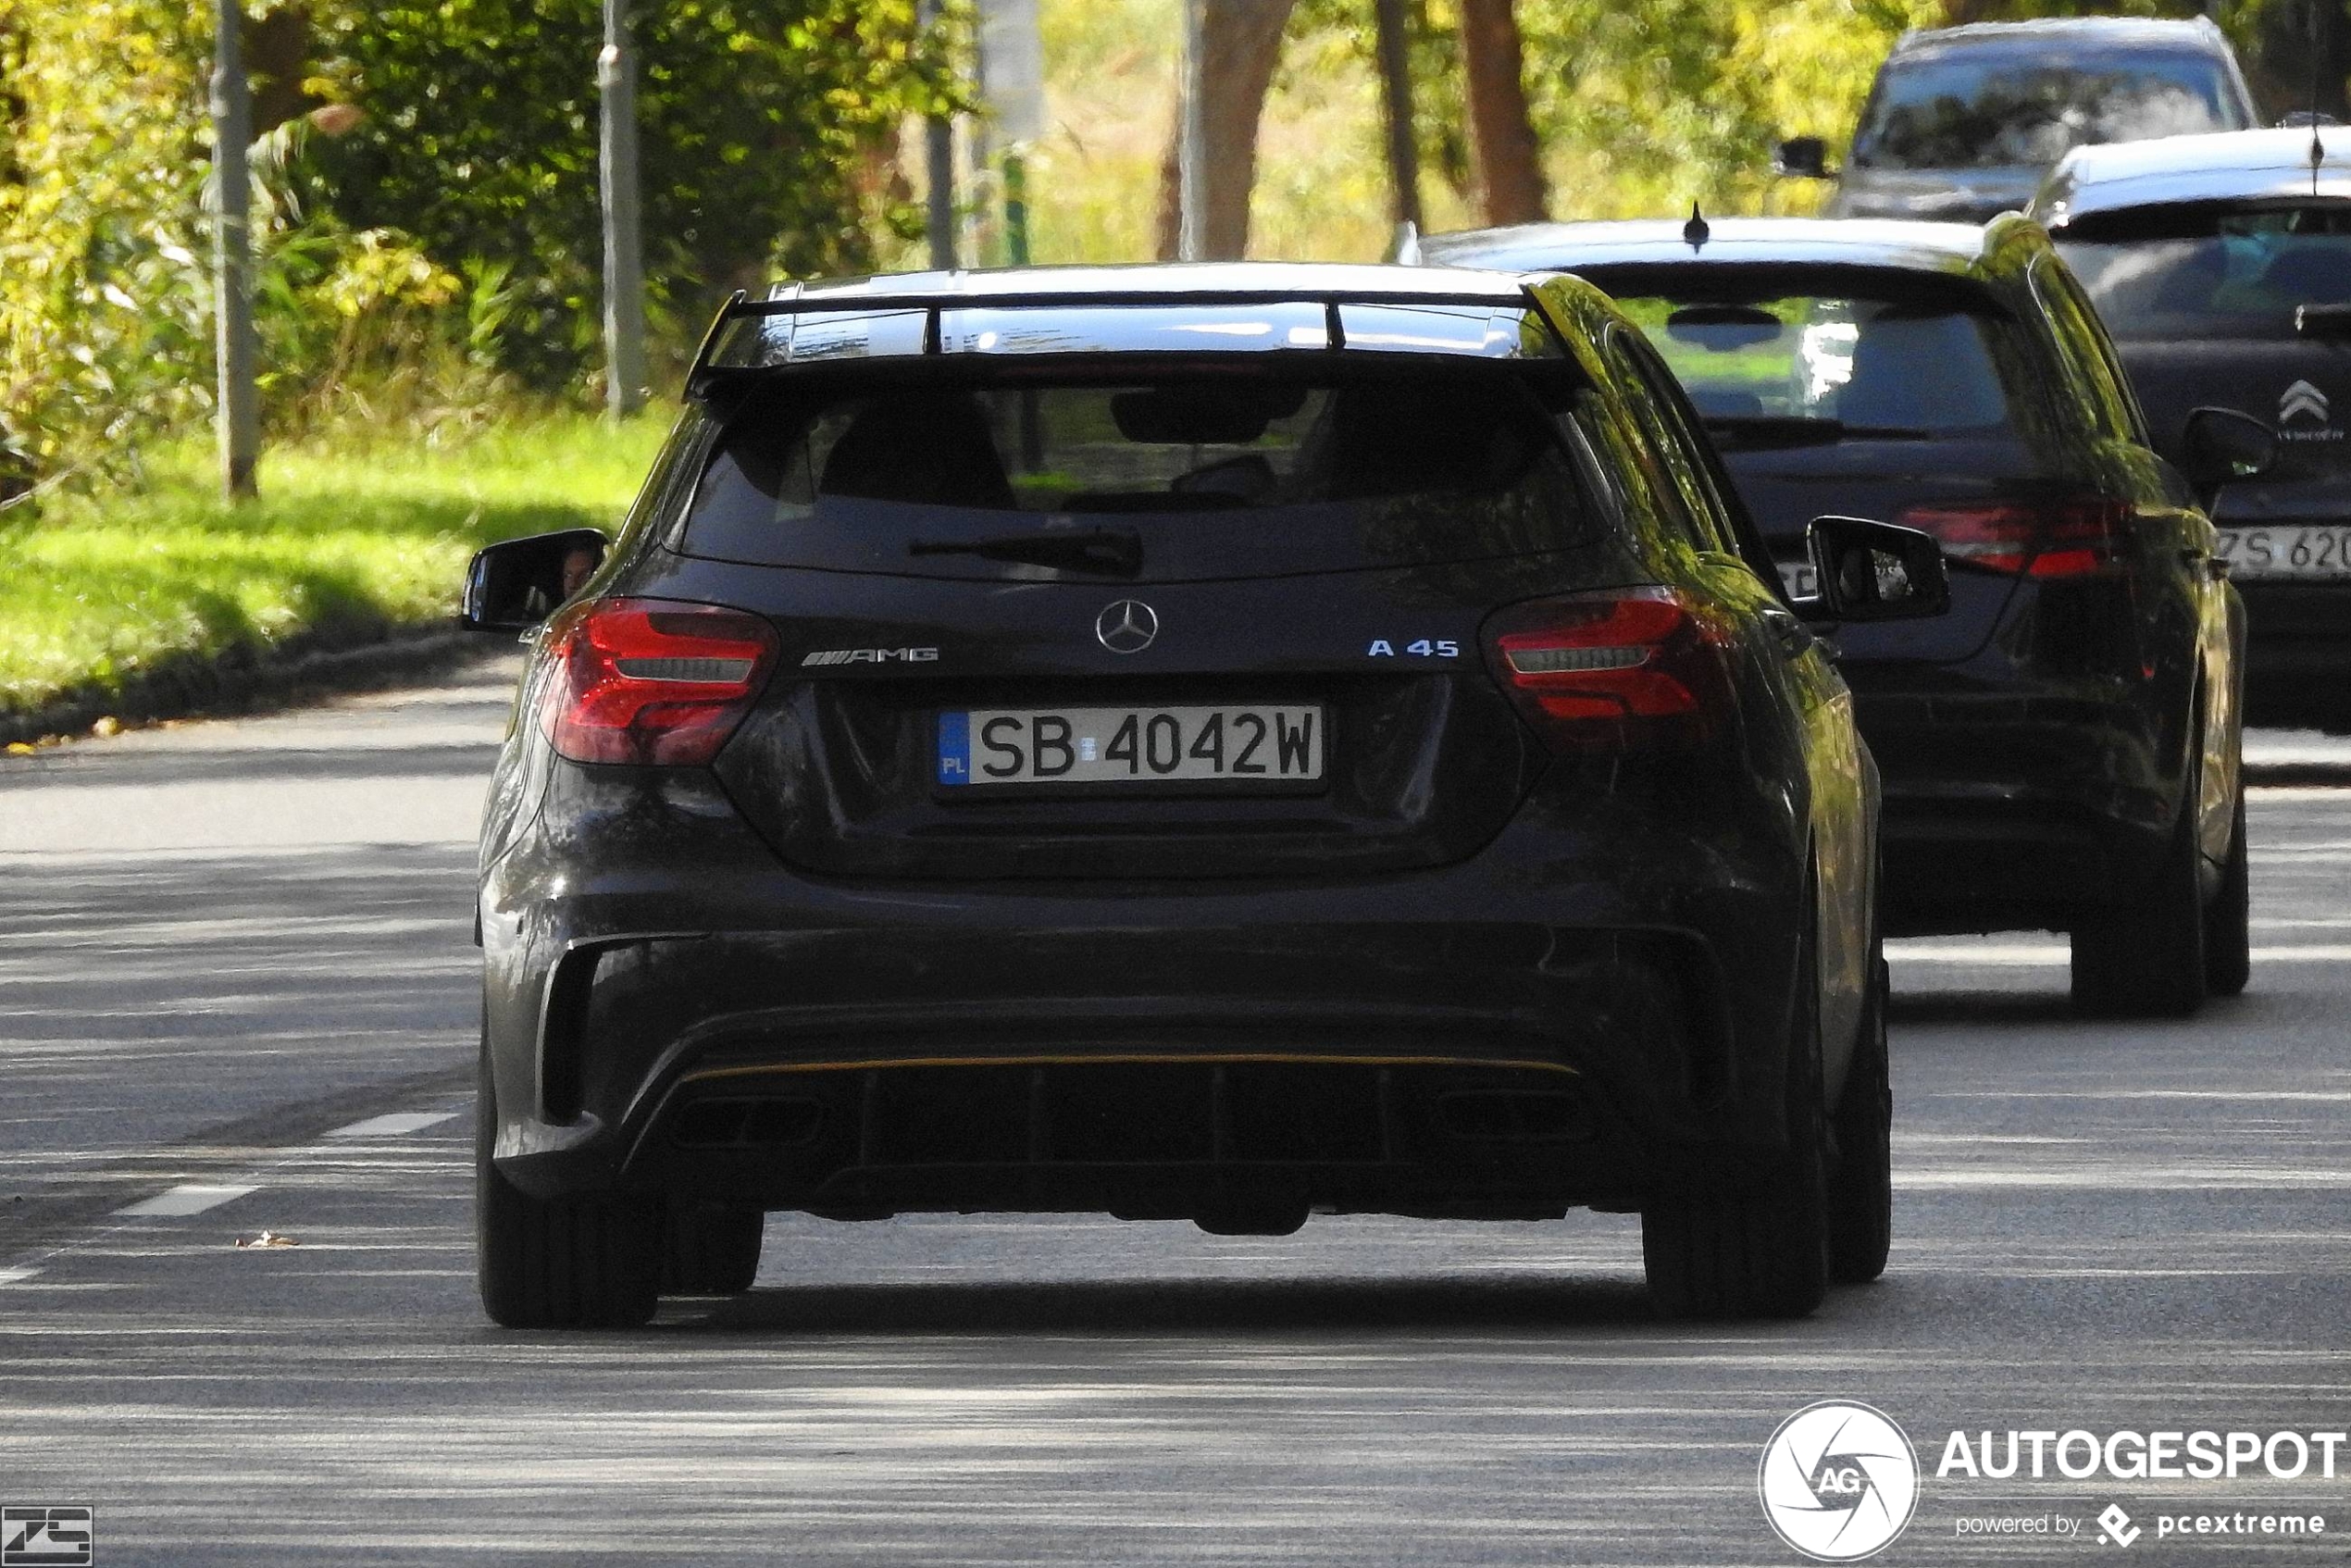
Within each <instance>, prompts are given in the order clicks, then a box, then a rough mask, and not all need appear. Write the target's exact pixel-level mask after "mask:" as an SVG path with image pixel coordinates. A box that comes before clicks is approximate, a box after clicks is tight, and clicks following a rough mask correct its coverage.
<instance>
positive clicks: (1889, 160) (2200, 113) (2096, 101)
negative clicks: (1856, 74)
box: [1853, 49, 2241, 168]
mask: <svg viewBox="0 0 2351 1568" xmlns="http://www.w3.org/2000/svg"><path fill="white" fill-rule="evenodd" d="M2232 97H2233V95H2232V94H2231V93H2229V91H2228V89H2227V87H2226V85H2225V80H2224V78H2223V75H2222V73H2221V70H2220V65H2219V63H2218V62H2217V61H2215V60H2214V59H2212V58H2211V57H2210V56H2206V55H2199V54H2178V55H2164V54H2154V53H2134V54H2132V55H2129V56H2122V57H2121V58H2117V59H2113V60H2110V61H2108V62H2104V63H2099V62H2095V61H2093V60H2090V59H2077V60H2074V61H2071V62H2059V61H2055V60H2052V59H2050V58H2049V57H2048V56H2046V55H2043V54H2040V53H2037V52H2036V53H2034V54H2031V55H2020V54H2016V53H2011V52H2010V51H2008V50H1992V49H1967V50H1959V49H1955V50H1952V51H1950V52H1949V53H1947V54H1935V55H1932V56H1922V57H1920V58H1917V59H1909V60H1900V59H1897V60H1893V61H1890V62H1888V63H1887V65H1886V67H1885V71H1884V72H1883V73H1882V74H1881V75H1880V76H1879V78H1878V82H1877V87H1876V89H1875V91H1874V93H1872V97H1871V101H1870V109H1869V120H1868V123H1867V124H1865V125H1864V126H1863V127H1862V128H1861V130H1860V132H1859V133H1858V134H1857V135H1856V136H1855V137H1854V139H1853V161H1854V162H1855V163H1856V164H1859V165H1860V166H1861V167H1863V168H1996V167H1998V166H2000V165H2003V164H2024V165H2033V166H2042V167H2046V166H2047V165H2051V164H2054V163H2056V162H2057V161H2058V160H2059V158H2061V157H2063V156H2065V155H2066V153H2067V152H2068V151H2069V150H2070V149H2071V148H2074V147H2078V146H2081V145H2083V144H2084V143H2097V142H2135V141H2140V140H2144V139H2145V138H2147V137H2151V136H2181V135H2186V134H2190V133H2192V132H2196V131H2233V130H2238V129H2241V127H2240V125H2239V123H2238V120H2237V117H2236V114H2235V113H2234V110H2233V106H2232Z"/></svg>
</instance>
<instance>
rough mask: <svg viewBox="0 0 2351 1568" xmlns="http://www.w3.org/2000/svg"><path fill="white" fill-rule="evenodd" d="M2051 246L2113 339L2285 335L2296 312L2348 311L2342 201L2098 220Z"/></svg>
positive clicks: (2347, 219)
mask: <svg viewBox="0 0 2351 1568" xmlns="http://www.w3.org/2000/svg"><path fill="white" fill-rule="evenodd" d="M2058 248H2059V250H2060V251H2061V252H2063V253H2064V255H2065V259H2066V261H2067V262H2068V263H2069V264H2070V265H2071V267H2072V268H2073V270H2074V272H2075V273H2076V274H2077V275H2078V276H2079V277H2080V278H2081V280H2082V283H2083V286H2084V288H2086V289H2088V290H2089V291H2090V297H2091V299H2092V300H2094V301H2096V304H2097V307H2098V314H2099V315H2101V316H2103V317H2106V324H2107V326H2108V329H2110V330H2112V331H2113V333H2114V335H2115V336H2116V337H2118V338H2126V339H2128V338H2140V339H2146V338H2166V339H2168V338H2182V337H2221V338H2248V337H2278V338H2283V337H2290V336H2292V335H2293V334H2294V330H2295V326H2294V313H2295V307H2296V306H2299V305H2351V202H2335V203H2318V204H2311V205H2299V206H2280V205H2264V206H2261V207H2258V208H2257V207H2242V206H2223V205H2211V204H2196V205H2179V206H2164V207H2144V208H2139V209H2136V210H2133V211H2128V212H2117V213H2099V214H2096V215H2093V216H2091V217H2087V218H2082V219H2080V220H2079V221H2077V222H2076V223H2075V224H2074V225H2073V226H2072V227H2071V228H2070V229H2068V230H2065V232H2064V234H2063V235H2062V236H2061V237H2060V239H2059V245H2058Z"/></svg>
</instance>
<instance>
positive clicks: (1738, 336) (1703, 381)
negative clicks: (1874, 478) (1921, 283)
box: [1618, 278, 2012, 444]
mask: <svg viewBox="0 0 2351 1568" xmlns="http://www.w3.org/2000/svg"><path fill="white" fill-rule="evenodd" d="M1723 283H1724V284H1725V286H1726V288H1725V292H1724V293H1723V295H1722V296H1721V297H1713V298H1709V297H1705V296H1703V295H1699V294H1697V293H1695V292H1689V293H1680V294H1677V295H1674V296H1672V297H1668V296H1663V295H1657V294H1642V293H1634V294H1620V295H1619V296H1618V304H1620V305H1623V307H1624V310H1625V312H1626V314H1628V315H1630V316H1631V317H1633V319H1634V320H1636V322H1638V323H1640V325H1641V326H1642V328H1643V329H1644V330H1646V331H1647V332H1648V335H1649V341H1650V342H1651V343H1652V344H1654V345H1655V347H1656V349H1657V351H1658V353H1659V354H1660V355H1661V356H1662V357H1663V359H1664V361H1665V363H1666V365H1667V366H1668V367H1670V368H1671V369H1672V371H1673V375H1674V376H1675V377H1676V378H1677V379H1678V380H1680V381H1681V383H1682V388H1683V390H1684V391H1685V392H1687V393H1688V394H1689V399H1690V402H1691V403H1692V404H1695V405H1696V406H1697V408H1698V413H1699V415H1700V416H1702V417H1704V418H1705V420H1706V422H1707V425H1708V427H1709V429H1711V430H1713V431H1714V432H1715V433H1716V435H1717V438H1718V439H1721V438H1722V437H1723V434H1724V431H1725V429H1729V430H1730V432H1731V434H1732V436H1733V444H1738V437H1739V430H1738V429H1737V428H1738V427H1740V426H1742V425H1746V426H1749V427H1754V429H1748V431H1747V434H1748V435H1749V436H1753V435H1755V434H1756V433H1757V431H1758V430H1760V429H1770V428H1773V427H1782V426H1786V425H1789V424H1803V423H1810V424H1816V425H1818V426H1820V427H1822V429H1819V430H1818V431H1817V432H1814V433H1816V434H1817V435H1818V436H1819V438H1820V439H1821V440H1822V441H1827V440H1832V439H1835V438H1837V437H1839V436H1849V437H1851V438H1854V439H1872V438H1875V437H1878V436H1882V435H1885V434H1886V433H1889V432H1891V433H1909V434H1921V433H1923V434H1929V435H1933V434H1944V433H1949V432H1953V431H1961V430H1972V429H1997V428H1999V427H2001V426H2003V425H2006V424H2007V423H2009V404H2010V397H2009V387H2008V380H2009V379H2011V376H2010V375H2004V371H2003V367H2002V365H2001V355H2002V354H2003V353H2008V352H2012V345H2009V344H2006V343H2004V342H2001V341H2000V338H2001V334H2002V328H2003V325H2004V324H2003V323H2002V322H2000V321H1999V320H1997V319H1996V318H1995V317H1993V316H1991V315H1990V314H1989V313H1988V312H1985V311H1982V310H1977V309H1972V308H1968V307H1967V306H1966V305H1963V304H1961V303H1955V302H1952V301H1949V300H1942V299H1934V298H1913V297H1908V296H1904V297H1893V296H1880V297H1875V298H1872V297H1867V296H1862V295H1858V294H1847V295H1840V296H1828V295H1814V294H1789V295H1781V296H1779V297H1774V298H1765V299H1745V298H1738V297H1735V295H1736V293H1737V283H1736V280H1735V279H1728V278H1726V279H1724V280H1723ZM2011 374H2012V373H2011ZM1797 433H1799V432H1796V431H1789V430H1778V429H1774V430H1773V434H1774V435H1775V436H1793V435H1795V434H1797Z"/></svg>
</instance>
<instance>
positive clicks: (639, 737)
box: [539, 599, 777, 767]
mask: <svg viewBox="0 0 2351 1568" xmlns="http://www.w3.org/2000/svg"><path fill="white" fill-rule="evenodd" d="M546 636H547V640H548V658H549V661H550V663H551V664H552V665H553V666H554V667H553V668H552V669H551V670H550V672H549V674H548V678H547V684H546V688H545V691H544V693H543V695H542V696H541V699H540V708H539V716H540V723H541V727H542V728H543V729H544V730H545V732H546V736H547V739H548V740H550V741H551V742H553V743H554V748H555V750H556V751H557V752H559V753H562V754H563V755H564V756H566V757H569V758H570V759H571V760H572V761H574V762H598V763H638V764H648V765H659V766H672V767H699V766H702V765H705V764H707V763H708V762H710V760H711V759H712V758H714V757H715V756H716V755H717V754H718V749H719V748H720V747H721V746H723V745H725V744H726V743H727V740H728V737H729V736H731V735H732V734H734V732H735V727H736V726H737V725H738V724H740V723H741V722H742V717H743V715H744V714H746V713H748V712H749V711H750V709H751V705H752V703H753V700H754V699H756V698H757V697H758V695H759V691H760V688H761V687H763V686H765V684H766V680H767V673H768V671H769V670H770V669H771V668H773V667H774V666H775V662H776V645H777V638H776V628H774V627H773V626H771V625H769V624H768V623H767V622H766V621H765V620H764V619H762V618H761V617H759V616H753V615H747V614H745V613H744V612H742V611H740V610H727V609H720V608H718V607H716V606H715V605H709V604H676V603H672V602H670V601H667V600H662V599H601V600H589V601H587V602H585V603H582V604H575V605H573V606H572V607H571V608H570V609H567V610H566V611H565V612H563V614H561V615H560V616H556V617H555V619H554V621H553V622H551V623H550V624H549V626H548V628H547V633H546Z"/></svg>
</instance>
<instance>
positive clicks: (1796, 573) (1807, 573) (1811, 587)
mask: <svg viewBox="0 0 2351 1568" xmlns="http://www.w3.org/2000/svg"><path fill="white" fill-rule="evenodd" d="M1779 566H1780V586H1781V587H1782V588H1784V589H1785V590H1787V596H1788V597H1789V598H1791V599H1810V598H1813V597H1814V596H1816V595H1817V594H1819V592H1820V591H1821V574H1820V573H1819V572H1818V571H1816V570H1814V569H1813V566H1812V563H1811V562H1810V561H1782V562H1781V563H1780V564H1779Z"/></svg>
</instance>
